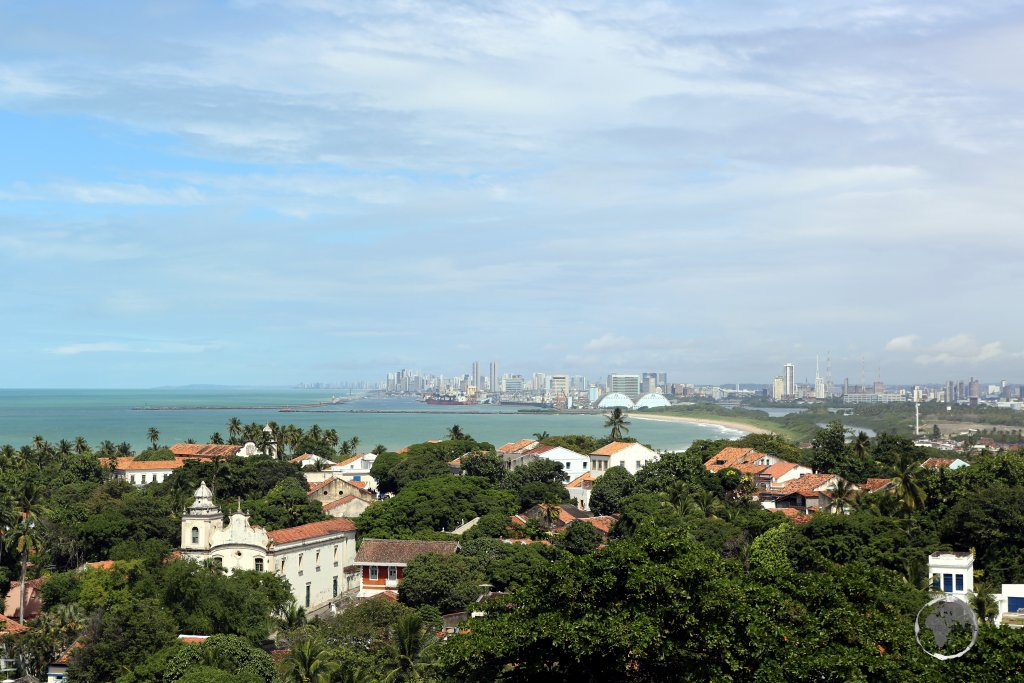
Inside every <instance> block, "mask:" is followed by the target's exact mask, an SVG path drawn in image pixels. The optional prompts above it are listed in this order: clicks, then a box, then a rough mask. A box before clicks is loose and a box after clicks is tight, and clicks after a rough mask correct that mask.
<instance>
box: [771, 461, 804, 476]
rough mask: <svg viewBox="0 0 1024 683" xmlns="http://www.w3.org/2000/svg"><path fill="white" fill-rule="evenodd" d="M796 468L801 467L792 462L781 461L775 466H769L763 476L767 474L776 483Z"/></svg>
mask: <svg viewBox="0 0 1024 683" xmlns="http://www.w3.org/2000/svg"><path fill="white" fill-rule="evenodd" d="M796 467H800V465H797V464H796V463H792V462H786V461H785V460H780V461H779V462H777V463H775V464H774V465H769V466H768V468H767V469H766V470H765V471H764V472H763V474H767V475H768V476H770V477H771V478H772V481H774V480H776V479H778V478H779V477H781V476H783V475H784V474H787V473H789V471H790V470H792V469H793V468H796Z"/></svg>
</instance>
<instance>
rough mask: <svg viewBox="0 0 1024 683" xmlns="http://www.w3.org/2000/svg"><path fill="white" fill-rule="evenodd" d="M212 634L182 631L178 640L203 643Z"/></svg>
mask: <svg viewBox="0 0 1024 683" xmlns="http://www.w3.org/2000/svg"><path fill="white" fill-rule="evenodd" d="M209 637H210V636H193V635H189V634H187V633H182V634H181V635H179V636H178V640H179V641H181V642H183V643H202V642H205V641H206V639H207V638H209Z"/></svg>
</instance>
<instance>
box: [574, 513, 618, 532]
mask: <svg viewBox="0 0 1024 683" xmlns="http://www.w3.org/2000/svg"><path fill="white" fill-rule="evenodd" d="M578 521H580V522H586V523H587V524H590V525H591V526H593V527H594V528H595V529H597V530H598V531H600V532H601V533H602V534H605V535H607V534H608V532H610V531H611V530H612V525H614V524H615V522H617V521H618V520H617V519H616V518H615V517H613V516H612V515H598V516H596V517H583V518H582V519H580V520H578Z"/></svg>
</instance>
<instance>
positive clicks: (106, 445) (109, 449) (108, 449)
mask: <svg viewBox="0 0 1024 683" xmlns="http://www.w3.org/2000/svg"><path fill="white" fill-rule="evenodd" d="M114 449H115V446H114V442H113V441H111V440H110V439H107V440H105V441H103V443H101V444H100V453H99V454H100V455H102V456H104V457H107V458H110V457H113V455H114Z"/></svg>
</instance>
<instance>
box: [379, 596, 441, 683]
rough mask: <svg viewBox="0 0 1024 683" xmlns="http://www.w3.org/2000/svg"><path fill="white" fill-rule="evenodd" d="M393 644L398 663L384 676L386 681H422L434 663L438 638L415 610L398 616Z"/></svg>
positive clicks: (392, 682) (389, 682)
mask: <svg viewBox="0 0 1024 683" xmlns="http://www.w3.org/2000/svg"><path fill="white" fill-rule="evenodd" d="M392 640H393V645H392V646H391V649H392V652H393V654H394V657H395V660H396V665H395V668H394V669H392V670H391V671H389V672H388V674H387V676H385V677H384V683H395V682H397V681H422V680H425V679H426V678H427V674H428V673H429V671H430V668H431V667H432V666H433V665H434V647H435V645H436V643H437V638H436V637H435V636H434V634H432V633H429V632H428V631H427V630H424V628H423V619H422V618H421V617H420V615H419V614H416V613H415V612H413V613H411V614H404V615H402V616H400V617H399V618H398V622H397V623H396V624H395V628H394V630H393V631H392Z"/></svg>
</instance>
